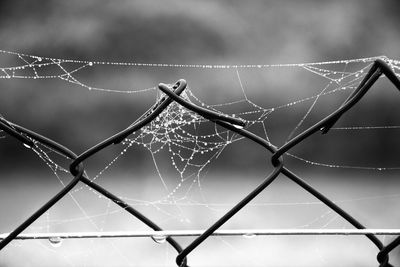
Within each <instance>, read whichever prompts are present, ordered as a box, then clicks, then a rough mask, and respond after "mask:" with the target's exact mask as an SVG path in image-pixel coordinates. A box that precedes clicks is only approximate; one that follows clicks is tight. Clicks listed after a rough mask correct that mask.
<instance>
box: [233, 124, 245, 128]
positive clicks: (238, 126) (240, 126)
mask: <svg viewBox="0 0 400 267" xmlns="http://www.w3.org/2000/svg"><path fill="white" fill-rule="evenodd" d="M233 126H234V127H235V128H236V129H243V128H244V127H243V126H242V125H237V124H233Z"/></svg>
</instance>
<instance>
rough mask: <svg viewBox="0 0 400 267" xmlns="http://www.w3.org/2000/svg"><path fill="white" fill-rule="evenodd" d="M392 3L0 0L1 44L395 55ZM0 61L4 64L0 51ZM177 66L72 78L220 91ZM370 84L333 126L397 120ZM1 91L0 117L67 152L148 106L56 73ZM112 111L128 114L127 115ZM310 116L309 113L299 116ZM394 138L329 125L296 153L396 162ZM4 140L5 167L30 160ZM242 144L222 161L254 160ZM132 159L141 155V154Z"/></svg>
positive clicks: (146, 56)
mask: <svg viewBox="0 0 400 267" xmlns="http://www.w3.org/2000/svg"><path fill="white" fill-rule="evenodd" d="M399 12H400V5H399V4H398V1H395V0H393V1H373V0H363V1H361V0H360V1H329V2H326V1H228V0H226V1H195V0H190V1H178V0H176V1H172V0H168V1H161V0H151V1H105V0H102V1H94V0H90V1H79V0H73V1H54V0H43V1H28V0H26V1H1V2H0V25H1V27H0V49H3V50H9V51H16V52H21V53H26V54H33V55H41V56H47V57H55V58H68V59H82V60H86V59H87V60H100V61H114V62H145V63H172V64H174V63H177V64H186V63H187V64H191V63H198V64H202V63H204V64H274V63H296V62H312V61H328V60H337V59H350V58H361V57H370V56H378V55H386V56H388V57H390V58H395V59H398V58H400V56H399V55H400V50H399V48H398V47H399V46H398V45H399V43H400V34H399V29H398V25H399V23H400V17H399V16H398V14H399ZM0 64H1V66H6V65H9V64H13V63H12V62H9V61H6V60H4V59H1V58H0ZM187 72H189V70H182V69H163V70H154V69H140V68H139V69H136V70H135V73H132V70H131V71H130V72H129V71H127V70H126V69H121V70H120V71H118V69H116V70H115V71H114V72H113V73H106V74H104V72H103V70H102V69H101V68H99V69H94V70H93V71H90V72H88V73H83V74H82V76H81V77H80V78H81V79H83V80H86V81H94V82H95V83H98V84H99V85H100V86H101V85H105V86H106V87H107V86H108V87H110V88H130V87H132V86H133V87H135V88H145V87H146V86H149V85H150V86H154V85H157V84H158V83H159V82H173V81H175V80H176V79H178V78H186V79H187V80H188V82H189V84H193V85H196V86H197V87H201V85H203V86H204V88H202V90H203V91H204V92H205V93H204V95H203V99H205V100H207V98H209V99H216V98H217V99H221V100H222V99H223V97H224V95H226V92H225V91H223V90H228V89H226V88H224V89H221V90H220V92H219V93H218V94H216V95H215V94H214V95H212V94H208V93H207V92H211V91H215V90H211V89H210V88H211V87H212V86H211V85H210V83H208V82H204V81H205V80H207V79H209V80H212V79H213V78H215V76H218V75H219V73H218V72H215V73H212V74H210V76H207V75H206V74H207V73H206V74H203V76H201V77H200V76H197V75H196V73H195V72H192V73H190V74H189V73H187ZM231 78H232V77H231ZM280 80H282V78H280ZM280 80H275V81H273V80H271V81H266V82H265V84H263V86H260V88H259V89H255V90H263V87H266V86H268V85H269V84H274V85H275V84H279V82H280ZM284 85H285V86H286V85H288V86H289V85H292V87H293V88H296V87H297V86H298V81H297V80H285V81H284ZM218 86H221V87H223V86H224V85H223V84H222V83H218ZM310 86H311V87H312V86H313V85H310ZM305 87H306V86H305V85H303V86H299V87H298V90H304V88H305ZM380 87H381V88H379V90H378V89H376V91H374V92H371V94H369V95H368V98H367V99H366V100H365V101H362V104H361V105H360V106H359V107H357V108H355V110H354V111H352V112H351V113H350V114H349V116H347V117H345V118H343V121H342V123H343V125H346V121H347V120H349V121H350V120H351V123H352V124H355V123H354V122H356V124H357V122H358V124H360V125H396V123H397V125H399V122H400V119H398V117H399V116H398V115H397V114H399V111H400V110H399V108H398V107H399V105H398V103H400V95H396V93H397V92H395V90H394V89H393V88H390V87H392V86H391V85H390V84H389V83H387V82H382V83H381V86H380ZM0 88H1V89H0V113H1V114H3V116H5V117H6V118H7V119H9V120H11V121H15V122H17V123H20V124H21V125H24V126H26V127H28V128H31V129H33V130H36V131H38V132H40V133H42V134H45V135H47V136H49V137H51V138H53V139H55V140H58V141H60V142H61V143H63V144H65V145H66V146H68V147H71V148H72V149H73V150H75V151H76V152H77V153H80V152H82V151H83V150H85V149H87V148H88V147H90V146H92V145H94V144H95V143H97V142H99V141H100V140H102V139H104V138H106V137H108V136H110V135H111V134H113V133H115V132H116V131H118V130H121V129H123V128H125V127H126V126H128V125H129V123H130V122H132V121H133V120H134V118H135V116H136V115H137V114H140V113H141V112H142V111H143V110H145V109H146V108H147V107H148V106H149V105H150V104H151V103H152V98H151V97H152V96H148V97H147V98H146V100H145V101H143V100H139V101H135V95H128V96H126V95H123V96H121V95H113V94H107V93H89V92H84V91H83V89H79V88H77V87H74V86H73V85H70V84H66V83H63V82H61V81H33V80H28V81H26V80H15V79H9V80H8V79H7V80H6V79H0ZM207 88H208V89H207ZM290 92H291V91H286V92H282V93H281V92H278V91H276V92H275V93H274V95H270V96H269V100H268V101H271V99H272V100H274V101H276V102H279V101H282V102H285V101H286V100H285V99H288V100H289V101H290V100H291V97H290V95H289V94H290ZM255 95H257V94H255ZM299 95H301V93H299ZM305 95H306V94H305ZM335 101H336V102H338V101H339V100H335ZM287 102H288V101H287ZM261 104H265V105H268V104H267V103H261ZM336 104H340V103H336ZM329 108H331V109H332V108H333V106H332V107H329ZM322 109H323V108H322ZM327 110H328V108H327ZM293 113H294V114H290V113H288V114H283V115H282V116H284V118H285V119H284V120H283V122H282V118H281V119H276V121H275V120H274V118H272V120H271V124H273V125H271V132H270V134H271V136H272V137H273V138H274V140H276V142H277V144H281V143H283V142H284V141H285V138H284V137H285V136H287V135H288V134H289V133H290V130H291V129H293V128H294V126H295V125H296V122H297V121H298V119H299V118H300V117H299V114H296V112H293ZM121 114H132V115H131V116H132V118H127V116H126V115H124V116H122V115H121ZM321 114H323V112H321ZM320 117H321V115H318V114H317V115H312V116H311V118H312V119H311V120H310V123H311V121H313V120H315V121H316V120H317V119H319V118H320ZM397 136H398V131H396V130H391V131H389V130H387V131H385V130H381V131H371V132H368V133H367V134H361V135H360V134H356V133H354V132H349V131H346V132H343V133H342V132H335V133H333V134H331V135H329V134H328V135H327V136H316V137H313V138H311V139H310V140H308V141H307V142H305V144H304V145H300V146H299V148H298V149H296V150H295V154H297V155H300V156H302V157H304V158H308V159H310V160H315V161H322V162H324V161H325V162H335V163H338V164H344V165H354V164H359V165H363V164H364V165H366V166H368V165H372V166H376V165H379V166H381V165H383V166H388V167H392V166H396V164H397V163H398V162H397V161H396V157H395V153H396V148H397V150H399V148H400V146H399V143H398V142H399V141H397V140H398V138H396V137H397ZM355 141H357V142H356V143H357V144H356V145H355V144H354V143H355ZM338 144H339V145H338ZM15 147H16V144H14V143H12V142H4V140H2V141H1V150H0V151H1V152H0V153H1V155H2V165H3V164H4V168H5V169H6V168H13V167H14V166H19V164H20V163H17V164H15V162H20V161H21V160H26V161H25V163H24V164H26V165H29V164H30V161H28V160H27V156H26V155H25V154H24V153H20V152H19V150H18V149H16V148H15ZM243 151H246V152H248V154H249V155H251V154H252V153H253V150H252V148H251V146H249V145H248V144H247V143H246V142H243V144H242V145H238V146H235V148H230V150H228V151H227V152H226V153H225V155H224V157H223V163H222V165H224V164H229V165H230V166H236V168H238V169H243V168H257V167H258V166H260V165H262V164H265V159H263V158H260V157H254V158H253V157H251V156H249V157H250V158H251V162H250V163H249V162H243V161H242V160H241V159H240V158H238V157H237V155H238V153H239V152H243ZM316 151H318V153H316ZM6 155H7V157H5V156H6ZM314 155H317V156H314ZM132 158H133V160H136V161H138V162H145V160H144V157H143V155H142V154H141V153H138V154H136V155H133V156H132ZM7 159H9V160H7ZM297 163H299V162H297ZM34 164H36V163H34ZM149 164H151V162H150V163H149ZM293 164H296V161H295V162H294V163H293ZM300 165H301V164H300ZM2 168H3V166H2Z"/></svg>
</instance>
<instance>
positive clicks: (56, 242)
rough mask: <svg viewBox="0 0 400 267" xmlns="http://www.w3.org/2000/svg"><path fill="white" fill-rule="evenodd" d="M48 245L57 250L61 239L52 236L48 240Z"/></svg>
mask: <svg viewBox="0 0 400 267" xmlns="http://www.w3.org/2000/svg"><path fill="white" fill-rule="evenodd" d="M49 241H50V244H51V246H52V247H55V248H58V247H61V244H62V238H61V237H59V236H54V237H50V238H49Z"/></svg>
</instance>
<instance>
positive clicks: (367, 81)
mask: <svg viewBox="0 0 400 267" xmlns="http://www.w3.org/2000/svg"><path fill="white" fill-rule="evenodd" d="M381 75H385V76H386V77H387V78H388V79H389V80H390V81H391V83H392V84H393V85H394V86H395V87H396V88H397V89H398V90H400V81H399V79H398V78H397V76H396V74H395V73H394V72H393V70H392V69H391V67H390V66H389V65H388V64H387V63H386V62H385V60H383V59H377V60H375V62H374V64H373V65H372V66H371V68H370V69H369V72H368V73H367V74H366V75H365V77H364V79H363V80H362V81H361V82H360V84H359V85H358V86H357V88H356V89H355V90H354V91H353V92H352V93H351V94H350V96H349V97H348V98H347V99H346V100H345V101H344V103H343V104H342V105H341V106H340V108H338V109H337V110H336V111H334V112H333V113H331V114H330V115H329V116H327V117H325V118H324V119H322V120H321V121H319V122H318V123H316V124H314V125H313V126H311V127H310V128H308V129H307V130H305V131H304V132H302V133H300V134H299V135H297V136H296V137H294V138H292V139H291V140H289V141H288V142H286V143H285V144H284V145H283V146H281V147H276V146H274V145H273V144H271V143H270V142H269V141H267V140H265V139H264V138H261V137H260V136H257V135H256V134H254V133H252V132H250V131H249V130H247V129H245V126H246V121H245V120H243V119H240V118H237V117H231V116H228V115H225V114H222V113H218V112H215V111H212V110H209V109H206V108H204V107H200V106H197V105H195V104H193V103H190V102H188V101H186V100H185V99H184V98H182V97H181V96H180V94H181V93H182V92H183V91H184V90H185V88H186V81H185V80H183V79H181V80H179V81H177V82H176V83H175V85H174V86H172V87H170V86H168V85H165V84H160V85H159V86H158V88H159V90H161V91H162V92H163V93H164V94H165V96H164V97H163V98H161V99H160V100H159V101H157V103H156V104H154V106H153V107H152V108H151V110H150V111H148V112H147V113H145V114H144V115H143V116H142V117H140V119H139V120H138V121H137V122H136V123H135V124H133V125H131V126H130V127H128V128H127V129H125V130H123V131H121V132H119V133H117V134H115V135H113V136H111V137H109V138H107V139H106V140H104V141H102V142H100V143H99V144H97V145H95V146H93V147H92V148H90V149H88V150H86V151H85V152H84V153H82V154H81V155H77V154H75V153H74V152H73V151H71V150H70V149H68V148H67V147H65V146H63V145H61V144H59V143H57V142H55V141H53V140H51V139H49V138H47V137H45V136H42V135H40V134H38V133H36V132H34V131H32V130H29V129H26V128H24V127H22V126H20V125H17V124H15V123H13V122H11V121H8V120H6V119H5V118H1V117H0V129H1V130H3V131H4V132H5V133H7V134H8V135H9V136H11V137H13V138H15V139H17V140H18V141H19V142H21V143H23V144H24V145H25V146H29V147H35V146H37V144H38V143H40V144H43V145H45V146H47V147H49V148H51V149H53V150H54V151H56V152H58V153H60V154H61V155H64V156H65V157H67V158H68V159H69V160H70V168H69V172H70V173H71V175H72V176H73V177H74V178H73V179H72V180H71V181H70V182H69V183H68V184H66V185H65V187H64V188H63V189H62V190H61V191H59V192H58V193H57V194H56V195H55V196H53V197H52V198H51V199H50V200H48V201H47V202H46V203H45V204H44V205H43V206H42V207H41V208H40V209H38V210H37V211H36V212H34V213H33V214H32V215H31V216H30V217H29V218H27V219H26V220H25V221H24V222H23V223H22V224H20V225H19V226H18V227H17V228H15V229H14V230H13V231H12V232H11V233H8V234H5V235H2V236H1V237H0V238H1V242H0V250H2V249H4V247H6V246H7V245H8V244H9V243H10V242H11V241H13V240H15V239H30V238H32V239H33V238H48V237H49V235H43V236H40V235H37V236H29V235H23V234H21V233H22V232H23V231H24V230H25V229H26V228H27V227H29V226H30V225H31V224H32V223H33V222H35V221H36V220H37V219H38V218H39V217H40V216H41V215H43V214H44V213H45V212H46V211H47V210H49V209H50V208H51V207H52V206H53V205H54V204H56V203H57V202H58V201H60V200H61V199H62V198H63V197H64V196H65V195H66V194H67V193H68V192H70V191H71V190H72V189H73V188H74V187H75V186H76V185H77V184H78V183H83V184H86V185H87V186H89V187H90V188H92V189H93V190H95V191H97V192H98V193H99V194H101V195H102V196H104V197H105V198H107V199H109V200H111V201H112V202H114V203H115V204H117V205H118V206H120V207H121V208H123V209H124V210H126V212H128V213H129V214H131V215H132V216H134V217H135V218H137V219H139V220H140V221H141V222H143V223H144V224H145V225H147V226H148V227H150V228H151V229H152V230H153V232H152V233H160V234H162V235H164V236H166V241H167V242H168V243H169V244H170V245H171V246H172V247H173V248H174V249H175V250H176V251H177V253H178V256H177V257H176V264H177V265H178V266H187V258H188V256H189V254H190V253H191V252H192V251H193V250H195V249H196V248H197V247H198V246H199V245H200V244H201V243H203V242H204V241H205V240H206V239H207V238H209V237H210V236H211V235H215V234H217V235H235V233H234V232H225V233H224V231H221V230H220V231H219V230H218V229H219V228H220V227H221V226H222V225H223V224H225V223H226V222H227V221H229V220H230V219H231V218H232V217H233V216H234V215H235V214H236V213H237V212H239V211H240V210H241V209H243V208H244V207H245V206H246V205H247V204H248V203H249V202H250V201H251V200H253V199H254V198H255V197H256V196H257V195H258V194H260V193H261V192H262V191H263V190H264V189H266V188H267V187H268V186H269V185H270V184H271V183H273V182H274V180H275V179H276V178H277V177H278V175H280V174H283V175H284V176H286V177H287V178H289V179H290V180H292V181H293V182H294V183H296V184H297V185H298V186H300V187H302V188H303V189H305V190H306V191H307V192H308V193H309V194H311V195H313V196H314V197H316V198H317V199H318V200H320V201H321V202H322V203H324V204H325V205H326V206H327V207H329V208H330V209H332V210H333V211H335V212H336V213H337V214H338V215H340V216H341V217H342V218H343V219H345V220H346V221H348V222H349V223H350V224H352V225H353V226H354V227H355V228H356V229H359V231H353V233H354V234H362V235H365V236H366V237H367V238H368V239H369V240H370V241H371V242H372V243H373V244H374V245H375V246H376V247H377V248H378V250H379V253H378V254H377V261H378V263H379V266H380V267H388V266H392V265H391V264H390V261H389V254H390V252H391V251H392V250H393V249H394V248H396V247H397V246H399V245H400V236H398V237H397V238H395V239H394V240H393V241H391V242H390V243H388V244H387V245H383V243H382V242H381V241H380V239H378V238H377V235H378V234H382V233H383V234H385V233H386V232H385V231H371V230H369V229H366V228H365V227H364V226H363V224H362V223H361V222H359V221H358V220H357V219H356V218H354V217H353V216H352V215H351V214H349V213H347V212H346V211H345V210H343V209H342V208H340V207H339V206H338V205H337V204H335V203H334V202H333V201H331V200H330V199H328V198H327V197H326V196H325V195H324V194H322V193H320V192H319V191H318V190H317V189H315V188H313V187H312V186H311V185H309V184H308V183H307V182H305V181H304V180H303V179H301V178H300V177H299V176H298V175H297V174H295V173H293V172H292V171H291V170H290V169H289V168H288V167H286V165H285V162H284V155H285V153H287V152H288V151H289V150H290V149H292V148H293V147H295V146H296V145H298V144H299V143H301V142H303V141H304V140H305V139H307V138H308V137H310V136H311V135H313V134H316V133H317V132H319V131H320V132H322V134H326V133H328V132H329V130H330V129H331V127H332V126H333V125H334V124H335V123H336V121H338V120H339V119H340V117H341V116H342V115H343V114H344V113H346V112H347V111H348V110H350V109H351V108H352V107H353V106H354V105H356V104H357V103H358V101H359V100H360V99H361V98H362V97H363V96H364V95H365V94H366V93H367V91H368V90H369V89H370V88H372V87H373V85H374V84H375V82H376V81H377V80H378V78H379V77H380V76H381ZM173 101H175V102H176V103H178V104H180V105H181V106H183V107H184V108H186V109H189V110H191V111H193V112H195V113H197V114H198V115H200V116H202V117H203V118H205V119H206V120H209V121H211V122H214V123H215V124H217V125H219V126H221V127H223V128H225V129H227V130H229V131H232V132H234V133H236V134H238V135H241V136H242V137H244V138H247V139H249V140H251V141H253V142H254V143H255V144H257V145H259V146H261V147H263V148H265V149H266V150H267V152H268V154H269V156H267V157H269V159H270V162H271V164H272V166H273V167H274V169H273V171H272V172H271V173H270V174H269V175H268V177H267V178H265V179H264V181H263V182H262V183H261V184H259V185H258V186H257V187H256V188H255V189H254V190H253V191H251V192H250V193H249V194H248V195H247V196H246V197H244V198H243V199H242V200H241V201H239V202H238V203H237V204H236V205H235V206H234V207H233V208H232V209H230V210H229V211H228V212H226V213H225V215H223V216H222V217H221V218H220V219H219V220H217V221H216V222H215V223H214V224H213V225H211V226H210V227H209V228H208V229H206V230H205V231H203V232H200V233H194V234H193V233H192V234H188V235H189V236H191V235H192V236H197V237H196V238H195V239H194V240H193V241H192V242H191V243H190V244H189V245H188V246H186V247H182V246H181V245H180V244H179V243H178V242H177V241H176V240H175V239H174V236H179V235H184V234H182V233H174V232H173V231H170V232H169V231H163V229H161V227H160V226H158V224H156V223H155V222H154V221H152V220H151V219H150V218H148V217H147V216H146V215H145V214H143V213H141V212H139V211H138V210H136V209H135V208H133V207H132V206H130V205H129V204H128V203H126V202H125V201H124V200H122V199H121V198H119V197H118V196H116V195H114V194H113V193H111V192H109V191H108V190H107V189H105V188H104V187H102V186H100V185H99V184H97V183H95V182H94V181H92V180H90V179H89V178H88V177H87V176H86V175H85V169H84V165H83V163H84V162H85V161H87V160H88V159H89V158H90V157H92V156H94V155H95V154H97V153H99V152H100V151H102V150H103V149H105V148H107V147H109V146H111V145H113V144H118V143H120V142H122V141H124V140H125V138H126V137H127V136H129V135H130V134H132V133H133V132H135V131H138V130H140V129H141V128H143V127H144V126H146V125H148V124H149V123H150V122H152V121H153V120H155V119H156V118H157V116H158V115H160V114H161V112H162V111H163V110H165V109H166V108H167V107H168V105H170V104H171V103H172V102H173ZM289 230H290V229H289ZM261 234H262V233H261ZM269 234H274V233H273V232H271V231H270V232H269ZM275 234H289V235H290V234H338V233H337V232H332V233H329V231H325V232H323V233H322V232H321V233H318V232H312V231H310V232H307V231H303V232H301V233H297V232H295V231H292V232H291V231H286V232H279V231H276V232H275ZM346 234H352V232H351V231H347V232H346ZM392 234H395V235H398V234H399V233H398V232H395V233H392ZM127 235H129V233H127ZM143 235H145V233H144V234H143ZM58 236H60V235H59V234H58ZM111 236H114V237H115V236H117V237H118V236H119V235H118V234H114V235H112V234H111ZM120 236H124V234H120ZM131 236H141V235H140V233H136V235H135V234H132V235H131ZM60 237H61V238H74V237H76V238H79V237H96V234H95V233H94V234H92V235H90V234H89V235H86V236H79V235H75V236H74V235H68V234H66V235H65V236H63V235H61V236H60ZM103 237H106V234H104V235H103ZM0 253H1V252H0Z"/></svg>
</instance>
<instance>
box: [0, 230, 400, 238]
mask: <svg viewBox="0 0 400 267" xmlns="http://www.w3.org/2000/svg"><path fill="white" fill-rule="evenodd" d="M204 231H206V230H205V229H203V230H167V231H105V232H68V233H67V232H59V233H56V232H54V233H27V234H20V235H18V236H17V237H16V238H15V239H16V240H36V239H51V238H61V239H87V238H123V237H124V238H129V237H190V236H200V235H202V234H203V233H204ZM8 234H9V233H3V234H0V239H4V238H5V237H7V236H8ZM366 234H373V235H400V229H232V230H216V231H215V232H213V233H212V234H211V236H243V237H254V236H271V235H279V236H283V235H366Z"/></svg>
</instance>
